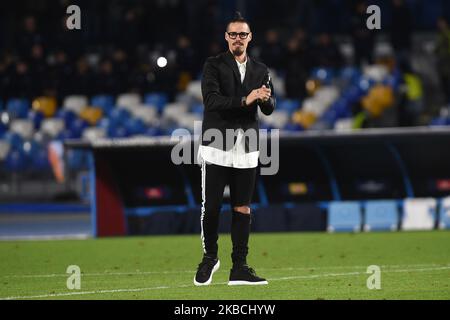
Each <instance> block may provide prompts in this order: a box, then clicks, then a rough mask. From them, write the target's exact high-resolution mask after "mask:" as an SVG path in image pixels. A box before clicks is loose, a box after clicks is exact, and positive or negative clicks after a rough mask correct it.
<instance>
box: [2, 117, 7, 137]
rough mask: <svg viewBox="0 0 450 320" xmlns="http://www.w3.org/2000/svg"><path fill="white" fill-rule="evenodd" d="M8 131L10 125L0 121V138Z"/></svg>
mask: <svg viewBox="0 0 450 320" xmlns="http://www.w3.org/2000/svg"><path fill="white" fill-rule="evenodd" d="M7 131H8V127H7V126H6V125H5V124H4V123H3V122H1V121H0V138H2V137H3V136H4V135H5V134H6V132H7Z"/></svg>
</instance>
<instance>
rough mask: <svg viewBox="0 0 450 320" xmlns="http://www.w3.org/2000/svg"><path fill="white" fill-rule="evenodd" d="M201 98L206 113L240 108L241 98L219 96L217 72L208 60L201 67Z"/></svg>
mask: <svg viewBox="0 0 450 320" xmlns="http://www.w3.org/2000/svg"><path fill="white" fill-rule="evenodd" d="M202 96H203V104H204V105H205V109H206V110H208V111H218V110H226V109H231V108H241V99H242V97H226V96H223V95H222V94H221V92H220V85H219V70H218V69H217V66H216V65H215V64H214V62H213V61H212V60H211V59H208V60H207V61H206V62H205V65H204V67H203V77H202Z"/></svg>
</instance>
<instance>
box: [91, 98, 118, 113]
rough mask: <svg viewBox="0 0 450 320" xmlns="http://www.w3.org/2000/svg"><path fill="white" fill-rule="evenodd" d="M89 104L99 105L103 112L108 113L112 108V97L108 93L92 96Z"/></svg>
mask: <svg viewBox="0 0 450 320" xmlns="http://www.w3.org/2000/svg"><path fill="white" fill-rule="evenodd" d="M91 105H92V106H93V107H100V108H101V109H102V110H103V114H109V112H110V111H111V110H112V109H113V108H114V97H113V96H112V95H108V94H100V95H96V96H93V97H92V99H91Z"/></svg>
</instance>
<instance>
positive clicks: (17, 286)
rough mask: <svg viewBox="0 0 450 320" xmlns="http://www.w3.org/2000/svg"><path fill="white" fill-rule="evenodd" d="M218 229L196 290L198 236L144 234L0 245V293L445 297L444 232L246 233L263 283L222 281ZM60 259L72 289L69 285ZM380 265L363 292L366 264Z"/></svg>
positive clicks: (449, 264) (449, 256) (449, 288)
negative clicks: (211, 259)
mask: <svg viewBox="0 0 450 320" xmlns="http://www.w3.org/2000/svg"><path fill="white" fill-rule="evenodd" d="M230 249H231V242H230V237H229V235H225V234H223V235H221V236H220V240H219V258H220V260H221V268H220V270H219V271H218V272H217V273H216V274H215V276H214V279H213V284H212V285H211V286H208V287H195V286H194V285H193V283H192V280H193V277H194V273H195V269H196V267H197V264H198V263H199V261H200V259H201V255H202V250H201V243H200V238H199V236H198V235H192V236H148V237H126V238H105V239H89V240H64V241H63V240H60V241H3V242H0V298H1V299H5V298H6V299H12V298H18V299H266V300H276V299H446V300H448V299H450V232H448V231H431V232H393V233H375V232H373V233H360V234H327V233H272V234H257V233H255V234H252V235H251V238H250V254H249V259H248V262H249V264H250V265H251V266H253V267H254V268H255V269H256V271H257V273H258V274H259V275H261V276H264V277H266V278H268V280H269V285H267V286H254V287H249V286H236V287H229V286H227V285H226V282H227V280H228V275H229V269H230V266H231V263H230ZM69 265H78V266H79V267H80V269H81V289H79V290H69V289H67V287H66V281H67V278H68V277H69V274H66V269H67V267H68V266H69ZM369 265H378V266H380V268H381V289H380V290H376V289H375V290H369V289H368V288H367V285H366V281H367V278H368V277H369V276H370V274H367V273H366V271H367V267H368V266H369Z"/></svg>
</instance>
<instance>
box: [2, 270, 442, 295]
mask: <svg viewBox="0 0 450 320" xmlns="http://www.w3.org/2000/svg"><path fill="white" fill-rule="evenodd" d="M439 270H450V266H449V267H437V268H421V269H400V270H384V271H383V272H426V271H439ZM363 274H364V275H365V274H366V272H347V273H326V274H315V275H303V276H292V277H281V278H272V279H268V280H270V281H283V280H292V279H315V278H321V277H346V276H355V275H363ZM225 284H227V282H218V283H214V284H211V285H213V286H214V285H215V286H217V285H225ZM188 287H193V285H192V284H183V285H178V286H173V287H169V286H158V287H149V288H135V289H131V288H130V289H111V290H95V291H79V292H64V293H53V294H41V295H33V296H10V297H0V300H17V299H20V300H22V299H39V298H52V297H66V296H76V295H87V294H103V293H118V292H142V291H150V290H162V289H179V288H188Z"/></svg>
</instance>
